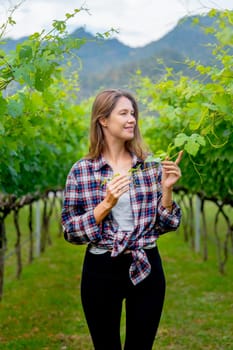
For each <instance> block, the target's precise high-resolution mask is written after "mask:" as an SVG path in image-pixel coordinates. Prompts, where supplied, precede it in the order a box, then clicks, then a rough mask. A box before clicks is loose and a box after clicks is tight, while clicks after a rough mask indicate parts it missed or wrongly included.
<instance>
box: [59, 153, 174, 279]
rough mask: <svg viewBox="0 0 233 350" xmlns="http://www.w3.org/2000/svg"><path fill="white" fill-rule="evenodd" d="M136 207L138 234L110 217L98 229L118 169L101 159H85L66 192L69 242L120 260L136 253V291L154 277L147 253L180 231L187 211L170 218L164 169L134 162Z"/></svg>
mask: <svg viewBox="0 0 233 350" xmlns="http://www.w3.org/2000/svg"><path fill="white" fill-rule="evenodd" d="M131 170H132V172H131V173H132V182H131V184H130V189H129V193H130V201H131V207H132V212H133V218H134V230H133V231H132V232H127V231H123V230H120V229H119V227H118V224H117V222H116V221H115V220H114V218H113V216H112V213H111V212H110V213H109V214H108V215H107V216H106V217H105V218H104V220H103V221H102V222H101V223H100V224H98V225H97V224H96V221H95V217H94V213H93V212H94V208H95V207H96V206H97V205H98V204H99V203H100V202H101V201H102V200H103V199H104V198H105V195H106V182H107V181H108V180H110V179H111V178H112V177H113V171H112V168H111V167H110V166H109V165H108V164H107V163H106V161H105V159H104V158H103V157H102V156H100V157H99V158H98V159H95V160H90V159H81V160H79V161H77V162H76V163H75V164H74V165H73V167H72V168H71V170H70V172H69V174H68V177H67V181H66V187H65V191H64V204H63V209H62V224H63V229H64V236H65V239H66V240H67V241H68V242H70V243H73V244H85V243H92V244H94V245H96V246H98V247H100V248H104V249H108V250H110V251H111V256H112V257H116V256H117V255H119V254H121V253H123V252H124V251H125V250H130V251H131V253H132V257H133V262H132V264H131V266H130V270H129V276H130V279H131V281H132V282H133V284H134V285H136V284H137V283H139V282H141V281H142V280H143V279H144V278H145V277H146V276H148V275H149V273H150V270H151V266H150V263H149V261H148V259H147V256H146V253H145V251H144V249H143V247H145V246H147V245H148V244H151V243H153V242H155V241H156V239H157V238H158V236H159V235H161V234H163V233H165V232H168V231H172V230H176V229H177V228H178V226H179V224H180V219H181V211H180V208H179V206H178V205H177V204H176V203H175V202H173V206H172V211H171V212H169V211H168V210H167V209H166V208H164V207H163V206H162V204H161V197H162V193H161V178H162V168H161V165H160V164H158V163H155V162H146V161H145V162H143V161H141V160H140V159H138V158H137V157H136V156H135V155H134V156H133V167H132V169H131Z"/></svg>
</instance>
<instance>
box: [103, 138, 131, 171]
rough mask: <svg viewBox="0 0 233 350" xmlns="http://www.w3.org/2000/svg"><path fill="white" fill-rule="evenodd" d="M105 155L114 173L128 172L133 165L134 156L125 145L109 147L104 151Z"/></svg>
mask: <svg viewBox="0 0 233 350" xmlns="http://www.w3.org/2000/svg"><path fill="white" fill-rule="evenodd" d="M115 146H116V145H115ZM103 157H104V158H105V160H106V161H107V162H108V164H109V165H110V166H111V167H112V169H113V171H114V173H120V174H126V173H127V172H128V170H129V169H130V168H131V167H132V157H131V155H130V153H129V152H128V151H127V149H126V148H125V147H119V146H118V147H114V146H112V147H107V148H106V149H105V150H104V152H103Z"/></svg>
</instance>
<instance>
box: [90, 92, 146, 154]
mask: <svg viewBox="0 0 233 350" xmlns="http://www.w3.org/2000/svg"><path fill="white" fill-rule="evenodd" d="M121 97H126V98H128V99H129V100H130V101H131V103H132V106H133V109H134V115H135V119H136V126H135V136H134V138H133V139H132V140H130V141H126V143H125V146H126V148H127V150H128V151H129V152H132V153H134V154H135V155H136V156H137V157H138V158H140V159H142V160H145V158H146V157H147V155H148V152H147V151H146V149H145V146H144V145H143V141H142V138H141V134H140V131H139V128H138V114H139V111H138V104H137V102H136V100H135V98H134V97H133V95H132V94H131V93H130V92H128V91H125V90H121V89H108V90H104V91H102V92H100V93H99V94H98V95H97V96H96V98H95V100H94V102H93V105H92V113H91V125H90V147H89V153H88V154H87V155H86V158H89V159H95V158H98V157H99V156H100V155H101V153H102V152H103V149H104V133H103V130H102V126H101V124H100V122H99V119H100V118H108V117H109V115H110V114H111V112H112V110H113V109H114V108H115V106H116V103H117V102H118V100H119V99H120V98H121Z"/></svg>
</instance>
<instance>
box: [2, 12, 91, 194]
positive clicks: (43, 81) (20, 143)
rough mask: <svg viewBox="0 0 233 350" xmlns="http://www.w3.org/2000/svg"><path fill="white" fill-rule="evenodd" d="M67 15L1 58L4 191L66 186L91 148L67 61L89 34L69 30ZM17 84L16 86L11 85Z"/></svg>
mask: <svg viewBox="0 0 233 350" xmlns="http://www.w3.org/2000/svg"><path fill="white" fill-rule="evenodd" d="M77 12H78V10H74V13H73V14H67V15H66V20H64V21H54V22H53V29H52V30H51V31H50V32H49V33H45V32H44V31H42V32H41V33H35V34H33V35H31V36H30V37H29V38H28V39H27V40H25V41H24V42H23V43H21V44H18V45H17V47H16V50H15V51H14V52H12V53H10V54H8V55H6V54H5V53H4V52H1V54H2V55H1V60H0V89H1V90H2V92H1V95H0V102H1V104H0V106H1V107H0V120H1V122H0V134H1V138H0V158H1V165H0V192H1V193H3V194H14V195H16V196H22V195H25V194H28V193H36V192H37V193H39V194H40V193H44V192H45V191H48V190H50V189H54V188H55V189H56V188H62V187H63V186H64V182H65V178H66V176H67V172H68V170H69V168H70V166H71V165H72V163H73V162H74V161H75V160H76V159H77V158H79V157H80V156H81V155H83V152H84V151H85V149H86V138H87V127H86V123H87V120H84V117H83V116H84V114H85V108H86V107H85V104H83V105H76V103H75V101H76V98H77V94H78V91H79V85H78V75H77V74H76V73H73V74H72V75H71V74H70V75H69V78H65V70H64V68H63V69H62V68H61V62H64V61H66V65H67V67H69V62H68V54H70V51H71V50H72V49H73V48H76V49H78V48H79V47H80V45H82V44H83V43H85V40H84V39H82V40H80V39H78V38H71V37H68V36H67V33H66V22H67V20H68V19H69V18H70V17H72V16H74V15H75V13H77ZM12 84H14V86H15V88H14V91H16V92H14V93H13V94H11V93H10V87H11V85H12Z"/></svg>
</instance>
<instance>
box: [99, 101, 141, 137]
mask: <svg viewBox="0 0 233 350" xmlns="http://www.w3.org/2000/svg"><path fill="white" fill-rule="evenodd" d="M100 122H101V125H102V127H103V131H104V135H105V138H106V139H107V140H108V139H109V140H110V141H113V140H114V139H115V140H116V139H117V140H121V141H124V142H125V141H129V140H132V139H133V138H134V132H135V126H136V119H135V114H134V108H133V105H132V102H131V101H130V100H129V99H128V98H127V97H124V96H122V97H120V98H119V100H118V101H117V103H116V105H115V108H114V109H113V110H112V112H111V114H110V115H109V117H108V118H103V119H102V120H100Z"/></svg>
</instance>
